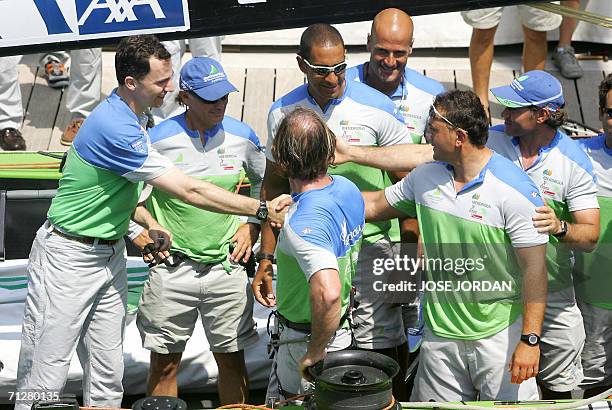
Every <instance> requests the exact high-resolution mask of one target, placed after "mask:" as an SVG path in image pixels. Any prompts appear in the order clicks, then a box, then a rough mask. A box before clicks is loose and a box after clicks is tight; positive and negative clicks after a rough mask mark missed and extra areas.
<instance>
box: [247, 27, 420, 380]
mask: <svg viewBox="0 0 612 410" xmlns="http://www.w3.org/2000/svg"><path fill="white" fill-rule="evenodd" d="M297 61H298V65H299V67H300V69H301V70H302V72H303V73H304V74H305V75H306V77H307V80H308V81H307V84H304V85H302V86H300V87H297V88H296V89H294V90H293V91H291V92H290V93H289V94H287V95H285V96H283V97H281V98H279V99H278V100H277V101H276V102H275V103H274V104H273V105H272V107H271V108H270V112H269V114H268V131H269V133H268V141H267V147H268V149H267V150H266V155H267V159H268V161H267V165H266V174H265V177H264V183H263V188H262V192H263V198H268V197H270V196H276V193H277V192H282V193H284V192H288V186H287V180H286V178H283V177H282V176H279V175H278V174H277V170H276V166H275V160H274V158H273V157H272V155H271V154H270V147H271V145H272V143H273V141H274V138H275V134H276V131H277V129H278V126H279V124H280V122H281V121H282V119H283V118H284V117H285V115H287V114H288V113H289V112H291V111H293V110H294V109H295V108H297V107H303V108H308V109H311V110H313V111H314V112H316V113H317V114H318V115H320V116H321V118H323V119H324V121H325V122H326V124H327V126H328V127H329V128H330V129H331V130H332V131H333V132H334V134H335V135H336V136H338V137H339V138H341V139H344V140H346V141H347V142H348V143H349V144H355V145H359V146H389V145H394V144H400V143H410V142H411V140H410V135H409V132H408V129H407V128H406V127H405V126H404V124H403V122H402V119H401V117H399V115H398V114H397V113H396V109H395V106H394V104H393V102H392V101H391V100H390V99H389V98H388V97H387V96H386V95H384V94H382V93H380V92H378V91H376V90H375V89H373V88H371V87H368V86H367V85H365V84H362V83H360V82H357V81H347V80H346V79H345V70H346V56H345V49H344V42H343V40H342V36H341V35H340V33H339V32H338V31H337V30H336V29H335V28H333V27H332V26H330V25H328V24H314V25H312V26H310V27H308V28H307V29H306V30H305V31H304V33H302V37H301V41H300V51H299V53H298V56H297ZM330 173H331V174H334V175H342V176H344V177H346V178H348V179H349V180H351V181H352V182H353V183H355V185H357V186H358V187H359V189H361V190H363V191H367V190H375V189H382V188H384V187H385V179H384V173H383V172H382V171H381V170H380V169H375V168H370V167H364V166H360V165H356V164H343V165H341V166H339V167H337V168H334V169H330ZM390 227H391V223H390V222H389V221H384V222H378V223H370V224H367V225H366V227H365V229H364V233H363V236H364V243H363V247H362V250H361V253H360V255H359V257H360V261H359V264H358V271H357V275H356V276H355V283H354V285H355V287H356V288H357V292H358V295H357V297H356V298H357V299H358V300H359V306H358V307H357V310H356V312H355V317H354V321H355V326H356V328H355V329H354V333H355V338H356V340H357V342H358V344H359V346H360V347H362V348H367V349H375V350H379V351H384V352H385V353H387V354H389V355H390V356H392V357H395V358H397V354H396V347H397V346H400V345H402V344H404V343H405V342H406V336H405V332H404V326H403V323H402V317H401V308H400V307H399V306H394V305H392V304H391V300H382V299H373V298H374V297H375V296H377V295H373V294H371V293H370V294H366V293H365V292H361V289H363V288H369V287H370V286H368V283H369V282H371V281H372V280H373V275H372V265H373V262H372V261H373V259H374V258H376V257H378V255H379V254H384V255H386V256H387V257H390V258H391V257H393V255H394V253H393V247H392V243H391V240H390V238H389V234H388V233H389V229H390ZM274 249H275V238H274V236H273V233H272V232H271V231H270V230H269V229H268V228H266V224H264V225H263V226H262V245H261V251H262V252H263V254H264V256H265V255H272V254H273V253H274ZM260 259H261V257H260ZM271 269H272V264H271V262H270V261H268V260H266V259H265V258H264V259H262V260H261V263H260V265H259V269H258V273H257V275H256V277H255V279H254V281H253V286H254V292H255V297H256V298H257V299H258V300H259V301H260V302H262V303H263V304H265V305H266V306H271V305H273V299H272V298H268V297H267V296H268V294H269V295H272V288H271V274H272V270H271ZM262 286H263V287H262ZM260 287H262V289H260ZM258 295H262V296H261V298H260V297H259V296H258ZM379 311H380V312H379ZM400 378H401V376H400Z"/></svg>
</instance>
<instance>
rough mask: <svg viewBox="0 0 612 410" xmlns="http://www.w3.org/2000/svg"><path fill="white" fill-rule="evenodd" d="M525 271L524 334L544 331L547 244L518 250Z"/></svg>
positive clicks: (520, 262)
mask: <svg viewBox="0 0 612 410" xmlns="http://www.w3.org/2000/svg"><path fill="white" fill-rule="evenodd" d="M516 252H517V255H518V258H519V264H520V265H521V268H522V271H523V334H528V333H536V334H538V335H540V334H541V332H542V322H543V321H544V311H545V310H546V294H547V289H548V276H547V273H546V245H538V246H533V247H530V248H520V249H517V250H516Z"/></svg>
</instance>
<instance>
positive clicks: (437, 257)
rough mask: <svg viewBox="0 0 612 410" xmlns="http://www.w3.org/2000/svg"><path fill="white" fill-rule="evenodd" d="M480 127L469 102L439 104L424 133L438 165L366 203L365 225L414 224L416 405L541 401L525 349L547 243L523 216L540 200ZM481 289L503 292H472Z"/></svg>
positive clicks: (537, 322)
mask: <svg viewBox="0 0 612 410" xmlns="http://www.w3.org/2000/svg"><path fill="white" fill-rule="evenodd" d="M487 128H488V118H487V114H486V113H485V111H484V108H483V106H482V104H481V103H480V100H479V99H478V96H476V94H474V93H473V92H471V91H459V90H454V91H450V92H447V93H443V94H440V95H438V96H437V97H436V99H435V101H434V103H433V105H432V107H431V111H430V117H429V121H428V127H427V131H426V134H425V135H426V137H427V140H428V141H429V142H430V143H431V145H432V147H433V159H434V160H435V162H430V163H427V164H423V165H421V166H418V167H417V168H416V169H414V170H413V171H412V172H411V173H410V174H409V175H408V176H407V177H406V178H404V179H402V181H400V182H398V183H397V184H395V185H393V186H391V187H388V188H386V189H385V190H379V191H376V192H365V193H364V199H365V202H366V220H384V219H389V218H395V217H398V216H399V215H402V214H406V215H409V216H411V217H417V215H418V220H419V228H420V231H421V238H422V243H423V248H424V254H425V255H426V256H425V257H424V259H423V266H424V269H425V272H426V279H427V281H426V282H425V283H426V284H429V285H432V284H433V285H435V286H433V287H430V286H428V291H427V292H426V294H425V300H424V317H425V323H426V326H425V334H424V337H423V343H422V345H421V355H420V357H421V359H420V361H419V367H418V370H417V374H416V379H415V384H414V390H413V393H412V397H411V400H414V401H427V400H431V399H433V400H435V401H465V400H476V399H480V400H512V401H515V400H532V399H536V398H537V396H538V391H537V386H536V383H535V379H534V378H533V377H534V376H535V375H536V374H537V372H538V361H539V357H540V349H539V346H538V345H537V343H536V344H533V345H532V344H531V342H532V340H533V338H534V337H535V338H537V336H536V335H538V334H539V333H540V329H541V326H542V319H543V316H544V309H545V304H546V266H545V253H546V243H547V242H548V235H546V234H543V233H539V232H538V231H537V229H536V228H535V227H534V226H533V222H532V217H533V216H534V215H535V210H536V207H537V206H541V205H543V201H542V197H541V195H540V194H539V193H538V188H537V186H536V185H535V184H534V183H533V181H532V180H530V179H529V177H528V176H527V175H526V174H525V173H524V172H523V171H522V170H520V169H519V168H517V167H516V166H514V165H513V164H512V162H510V161H509V160H508V159H506V158H504V157H502V156H501V155H499V154H497V153H495V152H494V151H492V150H491V149H489V148H487V147H486V145H485V144H486V142H487ZM442 260H443V261H454V263H453V264H451V265H448V264H447V263H446V262H445V264H444V265H441V264H439V263H437V261H442ZM486 283H493V284H496V283H497V284H502V283H505V284H507V285H506V287H505V288H504V289H501V290H500V289H498V290H495V289H493V290H491V288H489V290H481V286H479V285H481V284H482V289H485V288H484V286H485V285H486ZM459 284H461V286H459ZM508 284H510V286H508ZM477 286H478V287H477ZM522 335H524V336H522Z"/></svg>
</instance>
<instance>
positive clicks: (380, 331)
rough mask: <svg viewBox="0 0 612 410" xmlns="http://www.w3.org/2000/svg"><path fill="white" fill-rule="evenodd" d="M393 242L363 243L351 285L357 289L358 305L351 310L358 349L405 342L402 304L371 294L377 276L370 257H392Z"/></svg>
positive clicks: (381, 347)
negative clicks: (373, 271) (373, 270)
mask: <svg viewBox="0 0 612 410" xmlns="http://www.w3.org/2000/svg"><path fill="white" fill-rule="evenodd" d="M393 257H394V250H393V244H392V243H391V242H390V241H389V240H388V239H382V240H380V241H378V242H376V243H374V244H367V243H363V245H362V246H361V251H360V252H359V261H358V262H357V273H356V275H355V278H354V279H353V286H355V288H356V289H357V295H356V297H355V300H356V301H357V302H358V306H357V308H356V309H355V311H354V312H353V322H354V324H355V326H356V327H355V328H354V329H353V335H354V337H355V343H356V345H357V347H359V348H360V349H387V348H391V347H395V346H399V345H401V344H403V343H405V342H406V333H405V331H404V323H403V320H402V307H401V306H400V305H396V304H393V303H392V302H393V301H392V300H387V299H386V298H385V297H384V295H383V294H382V293H378V294H376V293H373V292H372V291H371V290H372V288H373V283H374V281H375V280H378V277H377V276H375V275H374V274H373V273H372V266H373V263H374V262H373V260H374V259H377V258H385V259H387V258H388V259H393Z"/></svg>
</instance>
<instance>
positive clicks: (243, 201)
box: [180, 181, 259, 216]
mask: <svg viewBox="0 0 612 410" xmlns="http://www.w3.org/2000/svg"><path fill="white" fill-rule="evenodd" d="M180 199H182V200H183V201H185V202H187V203H188V204H190V205H193V206H196V207H198V208H202V209H206V210H208V211H212V212H219V213H225V214H232V215H245V216H255V214H256V213H257V210H258V209H259V201H258V200H257V199H254V198H249V197H247V196H244V195H238V194H234V193H232V192H229V191H226V190H225V189H223V188H220V187H218V186H216V185H214V184H211V183H210V182H206V181H197V183H195V184H194V185H193V187H192V189H190V190H188V191H187V193H186V195H185V198H180Z"/></svg>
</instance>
